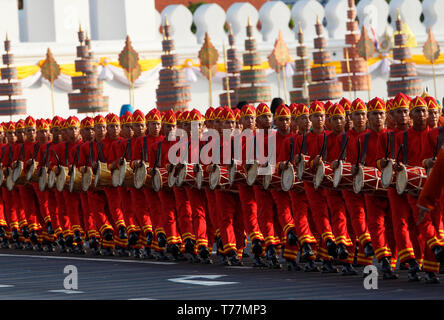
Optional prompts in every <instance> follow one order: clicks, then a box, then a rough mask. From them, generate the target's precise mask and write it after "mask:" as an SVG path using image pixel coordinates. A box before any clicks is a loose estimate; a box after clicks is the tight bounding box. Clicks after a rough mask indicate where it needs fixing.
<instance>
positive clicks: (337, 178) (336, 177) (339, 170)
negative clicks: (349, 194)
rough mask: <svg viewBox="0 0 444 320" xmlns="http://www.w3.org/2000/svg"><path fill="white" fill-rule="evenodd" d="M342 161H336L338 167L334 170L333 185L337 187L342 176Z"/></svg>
mask: <svg viewBox="0 0 444 320" xmlns="http://www.w3.org/2000/svg"><path fill="white" fill-rule="evenodd" d="M343 167H344V166H343V165H342V161H339V162H338V167H337V168H336V170H335V173H334V176H333V187H335V188H337V187H338V186H339V184H340V183H341V178H342V169H343Z"/></svg>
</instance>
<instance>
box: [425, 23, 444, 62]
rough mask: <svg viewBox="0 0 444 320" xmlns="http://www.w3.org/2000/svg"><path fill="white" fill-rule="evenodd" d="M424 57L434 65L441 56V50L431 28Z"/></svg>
mask: <svg viewBox="0 0 444 320" xmlns="http://www.w3.org/2000/svg"><path fill="white" fill-rule="evenodd" d="M423 53H424V57H426V58H427V59H428V60H429V61H430V62H431V63H432V64H433V63H435V62H436V60H437V59H438V57H439V54H440V48H439V44H438V42H437V41H436V40H435V36H434V35H433V32H432V28H429V37H428V39H427V41H426V43H424V47H423Z"/></svg>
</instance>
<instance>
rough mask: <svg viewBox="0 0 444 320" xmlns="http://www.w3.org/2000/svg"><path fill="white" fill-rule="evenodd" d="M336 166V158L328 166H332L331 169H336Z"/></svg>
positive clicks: (337, 164) (337, 163)
mask: <svg viewBox="0 0 444 320" xmlns="http://www.w3.org/2000/svg"><path fill="white" fill-rule="evenodd" d="M338 167H339V161H338V160H334V161H332V163H331V164H330V168H332V170H336V169H337V168H338Z"/></svg>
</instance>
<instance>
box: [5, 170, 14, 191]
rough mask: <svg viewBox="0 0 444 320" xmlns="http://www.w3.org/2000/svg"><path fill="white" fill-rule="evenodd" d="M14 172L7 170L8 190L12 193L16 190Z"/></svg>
mask: <svg viewBox="0 0 444 320" xmlns="http://www.w3.org/2000/svg"><path fill="white" fill-rule="evenodd" d="M12 176H13V170H12V169H11V168H9V167H8V168H6V188H7V189H8V190H9V191H11V190H12V189H13V188H14V179H12Z"/></svg>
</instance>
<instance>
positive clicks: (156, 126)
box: [147, 121, 162, 137]
mask: <svg viewBox="0 0 444 320" xmlns="http://www.w3.org/2000/svg"><path fill="white" fill-rule="evenodd" d="M161 128H162V123H161V122H160V121H150V122H148V126H147V129H148V134H149V135H150V136H153V137H158V136H159V135H160V129H161Z"/></svg>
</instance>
